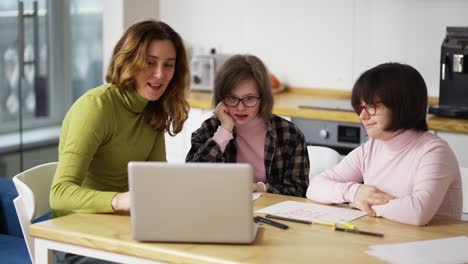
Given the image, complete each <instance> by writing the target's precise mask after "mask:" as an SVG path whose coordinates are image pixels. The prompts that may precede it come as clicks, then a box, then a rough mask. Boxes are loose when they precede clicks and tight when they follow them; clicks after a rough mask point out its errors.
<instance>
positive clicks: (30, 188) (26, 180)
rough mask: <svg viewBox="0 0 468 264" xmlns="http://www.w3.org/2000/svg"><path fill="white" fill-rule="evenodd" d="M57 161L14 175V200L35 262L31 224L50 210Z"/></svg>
mask: <svg viewBox="0 0 468 264" xmlns="http://www.w3.org/2000/svg"><path fill="white" fill-rule="evenodd" d="M56 167H57V162H50V163H46V164H42V165H39V166H36V167H34V168H31V169H29V170H26V171H24V172H21V173H19V174H18V175H16V176H15V177H13V183H14V185H15V187H16V190H17V192H18V197H16V198H15V199H14V200H13V203H14V204H15V209H16V213H17V214H18V218H19V222H20V225H21V230H22V231H23V236H24V240H25V241H26V246H27V247H28V251H29V257H30V258H31V262H32V263H34V240H33V239H32V238H31V237H30V236H29V226H30V225H31V222H32V221H33V220H34V219H36V218H37V217H40V216H43V215H45V214H47V213H48V212H50V210H51V209H50V204H49V194H50V188H51V186H52V180H53V179H54V175H55V169H56Z"/></svg>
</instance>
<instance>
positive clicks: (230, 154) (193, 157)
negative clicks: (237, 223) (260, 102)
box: [185, 115, 309, 197]
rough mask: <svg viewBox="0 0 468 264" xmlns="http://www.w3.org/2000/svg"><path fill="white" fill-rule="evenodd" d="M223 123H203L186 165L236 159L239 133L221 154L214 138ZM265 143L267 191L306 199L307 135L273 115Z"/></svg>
mask: <svg viewBox="0 0 468 264" xmlns="http://www.w3.org/2000/svg"><path fill="white" fill-rule="evenodd" d="M220 125H221V123H220V121H219V120H218V119H217V118H216V117H211V118H209V119H207V120H205V121H204V122H203V124H202V125H201V127H200V128H199V129H198V130H196V131H195V132H193V133H192V146H191V148H190V151H189V152H188V154H187V157H186V159H185V160H186V161H187V162H230V163H235V162H236V158H237V144H236V140H235V139H236V131H235V129H234V131H233V136H234V139H233V140H231V141H230V142H229V143H228V144H227V146H226V149H225V151H224V153H222V152H221V150H220V148H219V146H218V144H216V142H215V141H214V140H213V135H214V133H215V132H216V130H217V129H218V126H220ZM267 128H268V130H267V135H266V140H265V173H266V179H267V191H268V192H271V193H278V194H284V195H292V196H298V197H305V195H306V191H307V186H308V185H309V155H308V154H307V147H306V143H305V139H304V134H303V133H302V132H301V131H300V130H299V129H298V128H297V127H296V126H295V125H294V124H293V123H291V122H289V121H287V120H285V119H283V118H281V117H279V116H276V115H273V116H272V117H271V119H270V122H269V123H268V124H267Z"/></svg>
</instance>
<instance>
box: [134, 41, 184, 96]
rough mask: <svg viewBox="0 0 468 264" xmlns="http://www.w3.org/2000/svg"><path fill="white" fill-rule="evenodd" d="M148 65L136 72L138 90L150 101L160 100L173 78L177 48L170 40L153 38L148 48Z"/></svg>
mask: <svg viewBox="0 0 468 264" xmlns="http://www.w3.org/2000/svg"><path fill="white" fill-rule="evenodd" d="M146 54H147V58H146V60H147V61H146V62H147V66H146V68H144V69H143V70H141V71H140V72H138V73H137V74H136V77H135V79H136V91H137V93H138V94H139V95H141V96H142V97H144V98H146V99H147V100H149V101H156V100H158V99H159V98H160V97H161V96H162V95H163V93H164V91H165V90H166V88H167V86H168V85H169V83H170V82H171V80H172V77H173V76H174V71H175V64H176V49H175V47H174V44H173V43H172V41H170V40H153V41H152V42H151V43H150V44H149V45H148V48H147V50H146Z"/></svg>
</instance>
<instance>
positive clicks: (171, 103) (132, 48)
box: [106, 20, 190, 136]
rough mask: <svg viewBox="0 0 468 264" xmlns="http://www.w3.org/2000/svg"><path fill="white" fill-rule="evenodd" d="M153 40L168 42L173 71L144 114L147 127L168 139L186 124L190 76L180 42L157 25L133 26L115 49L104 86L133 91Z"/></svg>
mask: <svg viewBox="0 0 468 264" xmlns="http://www.w3.org/2000/svg"><path fill="white" fill-rule="evenodd" d="M154 40H170V41H171V42H172V43H173V44H174V47H175V49H176V63H175V71H174V76H173V77H172V80H171V81H170V83H169V85H168V86H167V88H166V91H165V92H164V93H163V95H162V96H161V97H160V98H159V99H158V100H156V101H150V102H148V105H147V106H146V108H145V114H146V118H147V121H148V123H149V124H150V125H151V126H152V127H153V128H154V129H155V130H156V131H158V132H164V131H167V132H168V133H169V134H170V135H171V136H174V135H175V134H177V133H179V132H180V131H181V130H182V126H183V124H184V122H185V121H186V120H187V117H188V111H189V104H188V102H187V99H186V95H187V92H188V89H189V85H190V84H189V82H190V77H189V76H190V74H189V66H188V62H187V54H186V51H185V46H184V43H183V41H182V38H181V37H180V36H179V34H178V33H177V32H175V31H174V30H173V29H172V28H171V27H170V26H169V25H167V24H165V23H164V22H161V21H154V20H145V21H141V22H138V23H135V24H133V25H132V26H131V27H130V28H128V29H127V31H126V32H125V34H124V35H123V36H122V38H120V40H119V41H118V42H117V44H116V45H115V48H114V51H113V54H112V58H111V62H110V64H109V67H108V69H107V74H106V82H108V83H112V84H114V85H116V86H117V87H118V88H119V90H120V91H121V92H126V91H136V87H135V83H136V81H135V75H136V74H137V73H138V72H139V71H141V70H143V69H145V68H146V67H147V48H148V46H149V45H150V44H151V42H152V41H154Z"/></svg>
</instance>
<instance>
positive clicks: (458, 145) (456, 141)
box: [436, 131, 468, 168]
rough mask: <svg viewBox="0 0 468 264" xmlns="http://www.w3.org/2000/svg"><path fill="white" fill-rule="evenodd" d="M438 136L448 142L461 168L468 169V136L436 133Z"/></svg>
mask: <svg viewBox="0 0 468 264" xmlns="http://www.w3.org/2000/svg"><path fill="white" fill-rule="evenodd" d="M436 135H437V136H439V137H440V138H442V139H444V140H445V141H447V143H448V144H449V145H450V147H451V148H452V150H453V152H454V153H455V156H456V157H457V160H458V164H459V165H460V166H461V167H465V168H468V134H463V133H453V132H441V131H436Z"/></svg>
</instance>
